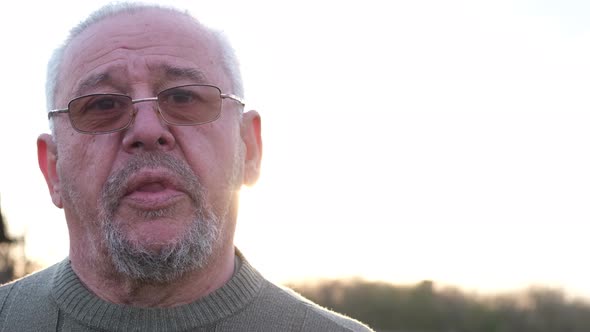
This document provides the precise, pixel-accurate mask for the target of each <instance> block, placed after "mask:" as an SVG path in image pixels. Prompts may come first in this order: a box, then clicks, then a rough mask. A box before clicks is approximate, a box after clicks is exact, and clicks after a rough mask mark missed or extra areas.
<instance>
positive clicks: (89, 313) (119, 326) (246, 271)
mask: <svg viewBox="0 0 590 332" xmlns="http://www.w3.org/2000/svg"><path fill="white" fill-rule="evenodd" d="M237 254H238V257H239V258H240V260H241V264H238V270H237V271H236V272H235V273H234V276H233V277H232V278H231V279H230V281H229V282H227V283H226V284H225V285H224V286H223V287H221V288H219V289H217V290H216V291H215V292H213V293H211V294H209V295H207V296H206V297H204V298H202V299H199V300H197V301H195V302H193V303H190V304H187V305H182V306H178V307H173V308H137V307H131V306H126V305H119V304H113V303H110V302H107V301H104V300H102V299H100V298H98V297H97V296H95V295H93V294H92V293H90V292H89V291H88V290H87V289H86V287H84V285H83V284H82V283H81V281H80V279H78V277H77V275H76V274H75V273H74V271H73V270H72V267H71V265H70V262H69V260H68V259H66V260H64V261H63V262H61V263H60V264H59V266H58V269H57V271H56V274H55V277H54V280H53V291H52V295H53V297H54V299H55V301H56V303H57V305H58V306H59V310H60V311H62V312H63V313H64V314H65V315H66V316H68V317H69V318H71V319H74V320H76V321H78V322H80V323H81V324H83V325H86V326H89V327H92V328H96V329H101V330H108V331H129V330H137V331H146V330H158V331H184V330H188V329H194V328H197V327H203V326H207V325H210V324H212V323H215V322H216V321H218V320H220V319H223V318H225V317H228V316H230V315H232V314H234V313H236V312H237V311H239V310H240V309H242V308H243V307H245V306H246V305H247V304H248V303H250V302H251V301H252V300H253V299H254V297H255V296H256V294H258V292H259V291H260V289H261V288H262V286H263V282H264V279H263V277H262V276H261V275H260V274H259V273H258V272H257V271H256V270H255V269H254V268H253V267H252V266H250V264H248V262H247V261H246V260H245V259H244V257H243V256H241V254H240V253H239V252H238V253H237Z"/></svg>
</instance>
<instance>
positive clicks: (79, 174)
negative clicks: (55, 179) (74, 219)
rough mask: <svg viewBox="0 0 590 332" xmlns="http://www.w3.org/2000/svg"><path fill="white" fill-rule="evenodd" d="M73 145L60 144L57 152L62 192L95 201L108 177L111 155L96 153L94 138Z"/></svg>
mask: <svg viewBox="0 0 590 332" xmlns="http://www.w3.org/2000/svg"><path fill="white" fill-rule="evenodd" d="M73 138H74V139H77V142H76V144H62V145H61V149H59V151H58V173H59V175H60V179H61V182H62V187H63V188H64V190H70V191H75V192H76V193H77V194H78V195H83V196H84V197H82V198H86V199H87V200H89V202H92V201H96V198H97V195H98V194H99V193H100V190H101V189H102V184H103V183H104V181H105V180H106V178H107V177H108V174H109V171H110V169H111V165H112V161H113V160H114V155H115V154H114V153H111V152H110V150H108V149H99V144H98V143H99V142H97V140H96V138H95V137H93V136H89V137H80V135H78V136H74V137H73Z"/></svg>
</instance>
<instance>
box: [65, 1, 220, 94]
mask: <svg viewBox="0 0 590 332" xmlns="http://www.w3.org/2000/svg"><path fill="white" fill-rule="evenodd" d="M220 53H221V52H220V47H219V44H218V42H217V40H216V39H215V38H214V35H213V33H212V32H211V31H210V30H208V29H207V28H205V27H204V26H202V25H201V24H199V23H198V22H197V21H195V20H194V19H193V18H192V17H190V16H188V15H184V14H181V13H172V12H168V11H163V10H159V9H151V8H150V9H143V10H140V11H138V12H133V13H126V12H123V13H118V14H115V15H114V16H111V17H107V18H104V19H102V20H100V21H99V22H96V23H94V24H92V25H90V26H89V27H87V28H86V29H85V30H84V31H82V32H81V33H79V34H78V35H77V36H76V37H74V38H73V39H72V41H71V43H70V44H69V46H68V47H67V49H66V50H65V53H64V57H63V61H62V65H61V67H60V73H59V76H58V82H59V83H58V91H57V93H56V101H58V102H59V101H61V102H62V103H63V102H64V101H66V100H69V99H71V98H74V97H77V96H78V95H77V94H78V93H79V91H80V85H82V84H84V83H83V82H88V81H89V78H90V81H92V79H91V78H92V77H97V76H100V75H103V74H105V73H111V74H112V76H116V74H118V77H120V78H126V79H128V80H129V81H130V82H131V81H133V80H137V77H133V76H131V75H129V72H128V71H126V70H125V68H127V69H129V68H132V67H133V66H135V67H137V68H140V67H141V68H144V69H146V70H148V71H153V73H151V74H153V76H159V72H161V71H162V68H182V69H183V70H185V71H190V70H193V71H194V72H198V73H200V75H201V76H202V77H201V80H202V81H209V82H202V83H210V84H214V85H219V86H220V87H221V88H226V87H227V86H228V79H227V77H226V75H225V74H224V71H223V65H222V57H221V54H220ZM142 66H143V67H142ZM119 83H121V82H119ZM123 83H124V82H123ZM146 83H149V82H146ZM199 83H201V82H199Z"/></svg>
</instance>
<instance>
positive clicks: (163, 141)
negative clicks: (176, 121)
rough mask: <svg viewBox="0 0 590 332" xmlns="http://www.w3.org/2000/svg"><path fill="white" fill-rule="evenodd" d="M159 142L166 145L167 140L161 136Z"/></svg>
mask: <svg viewBox="0 0 590 332" xmlns="http://www.w3.org/2000/svg"><path fill="white" fill-rule="evenodd" d="M158 144H160V145H165V144H166V140H165V139H164V138H163V137H160V138H158Z"/></svg>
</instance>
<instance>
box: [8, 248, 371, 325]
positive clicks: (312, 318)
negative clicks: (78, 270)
mask: <svg viewBox="0 0 590 332" xmlns="http://www.w3.org/2000/svg"><path fill="white" fill-rule="evenodd" d="M238 257H239V258H240V261H241V264H238V268H237V270H236V272H235V273H234V276H233V277H232V278H231V279H230V281H229V282H228V283H227V284H225V285H224V286H223V287H221V288H220V289H218V290H216V291H215V292H213V293H212V294H209V295H208V296H206V297H204V298H202V299H200V300H198V301H196V302H193V303H190V304H187V305H182V306H178V307H173V308H137V307H131V306H125V305H118V304H113V303H110V302H106V301H104V300H101V299H100V298H98V297H96V296H95V295H93V294H92V293H90V292H89V291H88V290H87V289H86V288H85V287H84V286H83V285H82V283H81V282H80V280H79V279H78V277H77V276H76V274H75V273H74V271H73V270H72V268H71V266H70V262H69V260H67V259H66V260H64V261H62V262H61V263H58V264H56V265H53V266H52V267H50V268H48V269H45V270H43V271H40V272H38V273H35V274H32V275H30V276H28V277H26V278H23V279H20V280H18V281H15V282H12V283H10V284H7V285H4V286H2V287H0V331H370V329H369V328H367V327H366V326H364V325H362V324H360V323H358V322H357V321H354V320H352V319H349V318H347V317H344V316H341V315H339V314H336V313H334V312H331V311H328V310H326V309H323V308H321V307H319V306H318V305H316V304H313V303H311V302H309V301H308V300H306V299H304V298H302V297H301V296H299V295H297V294H295V293H294V292H292V291H290V290H286V289H283V288H280V287H277V286H275V285H273V284H272V283H270V282H269V281H267V280H266V279H264V278H263V277H262V276H261V275H260V274H259V273H258V272H257V271H256V270H255V269H254V268H253V267H252V266H250V265H249V264H248V262H247V261H246V260H245V259H244V258H243V257H241V255H240V254H239V253H238Z"/></svg>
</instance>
